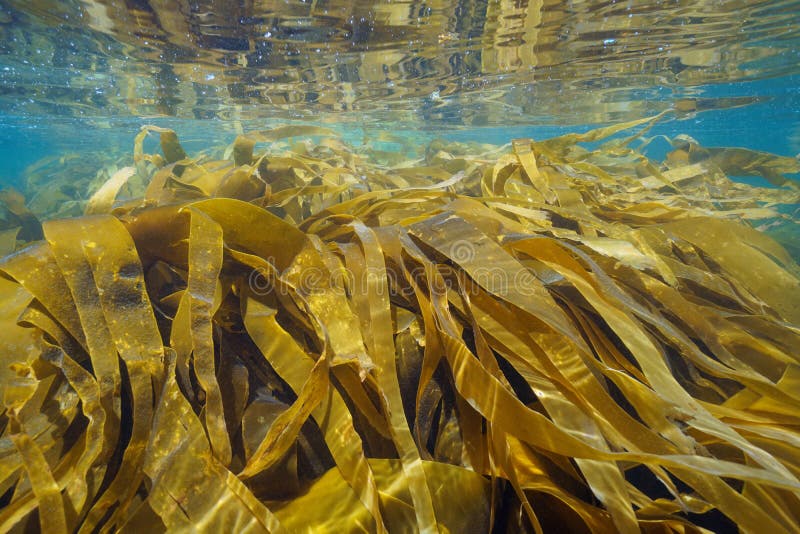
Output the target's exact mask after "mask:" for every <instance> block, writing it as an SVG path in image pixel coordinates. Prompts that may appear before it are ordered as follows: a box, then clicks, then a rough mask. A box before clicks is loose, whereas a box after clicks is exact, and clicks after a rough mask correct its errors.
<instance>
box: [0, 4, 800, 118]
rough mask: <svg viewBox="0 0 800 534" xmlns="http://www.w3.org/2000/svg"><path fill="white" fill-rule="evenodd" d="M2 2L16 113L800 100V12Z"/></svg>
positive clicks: (519, 111) (565, 110)
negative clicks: (789, 97)
mask: <svg viewBox="0 0 800 534" xmlns="http://www.w3.org/2000/svg"><path fill="white" fill-rule="evenodd" d="M0 5H2V6H3V7H2V9H1V10H0V111H2V112H5V113H6V114H12V115H33V116H36V115H42V114H46V115H51V114H54V115H58V116H105V117H107V116H154V115H155V116H175V117H182V118H210V117H217V118H222V119H253V118H274V117H285V118H315V119H323V120H335V121H346V120H359V121H362V122H363V121H373V122H384V123H385V122H394V123H406V124H413V123H415V122H416V121H424V122H425V124H426V125H432V124H438V123H441V124H447V125H469V126H479V125H481V126H482V125H507V124H509V123H516V124H533V123H536V124H586V123H596V122H603V121H612V120H622V119H627V118H634V117H638V116H642V115H644V114H648V113H653V112H656V111H660V110H663V109H665V108H668V107H672V106H676V107H677V108H678V109H679V110H681V111H683V112H692V111H695V110H697V109H700V110H703V109H713V108H719V107H734V106H741V105H745V104H748V103H753V102H756V103H758V102H760V101H762V100H763V99H767V98H774V97H775V96H776V95H775V94H774V93H776V91H777V93H778V95H777V96H779V97H784V96H786V94H787V92H788V93H791V94H794V95H795V98H796V92H797V89H796V87H797V83H796V78H792V75H796V74H797V73H798V64H800V61H798V59H800V2H796V1H764V0H762V1H744V0H733V1H726V0H674V1H667V0H659V1H652V0H651V1H613V0H610V1H609V0H606V1H597V0H591V1H554V0H500V1H495V0H492V1H487V0H461V1H453V0H450V1H447V0H432V1H411V2H409V1H375V2H369V1H363V0H361V1H356V2H346V1H342V0H330V1H326V0H311V1H302V0H300V1H298V0H268V1H257V0H240V1H227V0H225V1H222V0H217V1H213V0H206V1H187V0H179V1H173V0H127V1H122V0H99V1H88V0H66V1H56V0H45V1H42V0H32V1H31V0H24V1H19V0H6V1H4V2H2V3H0ZM786 77H789V78H788V81H785V80H784V81H780V80H779V81H778V83H777V84H775V85H773V86H771V87H770V86H769V84H767V85H766V86H761V87H755V88H753V87H749V86H748V85H746V83H747V82H750V83H752V82H756V81H758V80H768V79H776V78H786ZM740 83H745V85H737V84H740ZM715 87H717V88H718V87H723V90H721V91H720V90H716V91H715ZM771 93H772V94H771ZM351 111H354V112H358V113H357V114H348V113H347V112H351ZM341 112H344V113H341Z"/></svg>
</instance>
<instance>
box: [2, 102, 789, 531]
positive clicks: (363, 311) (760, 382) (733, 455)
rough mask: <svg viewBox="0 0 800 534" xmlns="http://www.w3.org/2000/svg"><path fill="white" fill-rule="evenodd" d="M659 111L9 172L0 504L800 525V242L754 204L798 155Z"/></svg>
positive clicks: (257, 523)
mask: <svg viewBox="0 0 800 534" xmlns="http://www.w3.org/2000/svg"><path fill="white" fill-rule="evenodd" d="M657 119H658V117H656V118H645V119H641V120H639V121H634V122H631V123H627V124H622V125H615V126H610V127H606V128H601V129H599V130H594V131H591V132H588V133H585V134H580V135H578V134H570V135H566V136H562V137H558V138H555V139H550V140H541V141H537V140H530V139H524V140H516V141H514V142H513V143H512V144H511V145H510V149H511V152H509V153H502V152H501V151H498V150H497V149H487V147H484V146H482V145H468V144H448V143H447V142H444V141H435V142H434V143H432V144H431V146H429V147H428V149H427V150H426V151H425V154H426V156H425V159H424V160H420V161H417V162H415V163H410V162H408V161H404V162H403V163H402V167H400V166H398V167H397V168H394V169H392V168H387V167H385V166H383V165H381V164H379V163H377V162H378V161H381V160H385V159H387V158H386V155H385V154H381V153H377V152H370V151H369V150H368V149H365V150H362V151H361V152H360V153H355V152H352V151H350V150H349V149H348V148H347V146H346V145H345V144H344V143H343V142H342V141H340V140H338V139H332V138H331V137H330V136H332V135H333V133H332V132H331V131H329V130H326V129H324V128H319V127H314V126H309V127H305V126H283V127H278V128H275V129H273V130H268V131H260V132H250V133H246V134H244V135H242V136H240V137H239V138H237V140H236V141H235V142H234V144H233V145H232V147H231V148H230V149H229V150H228V153H229V155H230V157H231V158H232V159H223V160H213V159H210V158H208V157H205V156H200V157H195V158H190V157H189V156H188V155H187V154H186V152H185V150H184V149H183V147H182V146H181V145H180V142H179V140H178V137H177V134H176V133H175V132H174V131H172V130H169V129H166V128H160V127H154V126H146V127H144V128H143V129H142V131H141V133H140V134H139V135H138V136H137V137H136V139H135V141H134V156H133V166H126V164H129V163H130V162H114V163H113V164H111V163H109V164H108V165H107V166H105V167H104V170H103V172H102V173H101V174H98V175H97V176H98V180H97V181H95V182H92V183H91V184H88V183H87V184H86V185H87V191H89V190H90V191H91V192H92V193H91V194H87V195H82V196H81V199H84V198H88V199H89V200H88V202H87V201H84V200H77V199H76V200H75V202H77V204H75V206H79V207H81V210H80V211H81V212H85V214H86V215H84V216H82V217H77V218H73V219H63V220H59V219H54V218H53V217H51V216H53V215H59V214H63V213H65V212H64V211H63V210H62V209H61V208H59V207H57V206H55V204H56V203H57V200H56V197H53V198H49V199H47V202H40V201H37V197H31V200H29V202H28V203H29V204H31V206H32V207H37V211H34V210H33V209H32V207H31V208H29V207H28V206H27V205H26V202H25V197H23V196H22V195H21V194H18V193H12V192H8V193H5V194H4V196H2V198H0V200H2V201H3V202H4V206H5V207H4V208H3V210H4V211H2V212H0V216H1V217H0V221H1V222H2V226H0V232H3V233H2V234H0V236H2V237H3V242H2V244H3V247H4V251H6V252H11V251H16V252H14V253H13V254H11V255H9V256H7V257H5V258H4V259H3V260H2V262H0V272H2V278H0V303H2V309H3V310H4V311H3V313H2V314H0V322H2V328H3V332H4V334H3V336H2V337H0V347H2V351H1V352H0V358H2V362H1V363H2V365H1V366H0V375H1V376H2V381H0V394H2V400H3V410H4V411H3V419H2V423H3V426H2V436H1V437H0V489H2V491H0V494H1V495H2V497H1V498H0V503H1V504H2V508H1V509H0V529H2V530H3V531H10V530H23V529H27V528H31V529H35V528H37V527H38V528H40V529H42V530H44V529H47V530H48V531H54V532H60V531H78V530H80V531H92V530H97V529H99V530H101V531H116V530H122V531H130V532H140V531H183V530H203V531H205V530H209V531H211V530H214V531H216V530H223V529H224V530H229V529H235V530H237V531H239V530H241V531H252V532H342V531H354V532H362V531H363V532H418V531H419V532H486V531H491V530H494V531H498V532H499V531H508V532H549V531H557V530H559V531H560V530H563V529H565V528H567V529H569V530H570V531H591V532H637V531H647V532H650V531H659V532H707V530H704V529H703V527H702V526H701V525H709V524H710V523H707V522H706V523H704V521H706V520H707V518H708V515H709V513H710V512H712V511H715V510H716V511H719V512H721V513H722V514H724V515H725V516H726V517H727V520H728V521H729V522H730V523H733V524H735V525H736V526H738V527H739V528H740V529H741V530H743V531H754V532H755V531H769V532H796V531H797V530H798V529H800V516H798V514H797V512H796V510H800V481H798V475H800V453H799V452H798V451H800V434H799V433H798V431H797V429H798V426H800V393H799V391H800V390H799V389H798V385H800V353H798V351H797V347H800V307H799V306H800V278H799V276H800V267H798V265H797V263H796V258H793V257H792V256H791V254H789V253H787V251H786V250H785V249H784V248H782V247H781V246H780V245H779V244H777V243H776V242H775V241H773V240H772V239H770V238H769V237H768V236H767V235H765V234H764V233H761V232H759V231H757V230H755V229H753V228H752V226H751V222H753V221H755V222H758V223H759V224H760V225H761V226H764V227H767V228H780V229H781V231H782V232H783V233H782V234H780V235H791V232H793V231H796V224H797V222H796V221H795V220H793V219H792V218H791V217H789V216H787V215H786V206H787V205H791V204H796V203H797V202H798V201H800V195H798V192H797V188H796V187H795V186H793V185H792V183H791V182H790V181H789V180H790V178H788V177H786V176H784V174H787V173H788V174H790V173H793V172H795V171H796V167H795V166H794V165H795V164H794V163H793V162H792V161H791V158H780V157H776V156H771V155H767V154H763V153H755V152H750V151H743V150H740V149H703V148H702V147H699V146H697V145H696V144H692V143H691V142H690V141H687V140H686V139H684V138H679V139H675V140H672V141H673V147H674V150H673V151H672V152H671V153H670V154H669V156H668V157H667V159H666V161H665V162H655V161H651V160H649V159H648V158H647V157H645V156H644V155H643V154H642V153H641V152H640V151H639V150H637V149H635V148H632V144H634V142H635V141H636V140H637V139H640V138H641V135H642V134H643V133H645V132H646V131H647V129H649V128H650V126H652V124H653V123H654V121H655V120H657ZM631 128H640V130H639V131H638V132H636V133H634V134H632V135H630V136H629V137H627V138H623V139H613V140H611V141H606V142H605V144H603V145H600V146H599V147H598V148H596V149H594V150H591V151H590V150H588V149H586V148H584V147H583V146H581V145H580V143H583V142H595V141H603V140H604V139H605V138H607V137H609V136H612V135H614V134H617V133H620V132H623V131H625V130H627V129H631ZM149 133H157V134H159V137H160V141H161V143H160V146H161V150H162V153H163V155H161V154H146V153H145V152H144V138H145V136H146V135H148V134H149ZM297 137H313V138H316V139H320V138H321V139H320V140H319V142H318V143H317V144H314V143H310V142H306V143H295V144H292V145H291V149H290V150H289V149H287V146H288V145H287V144H286V143H285V142H283V141H282V140H283V139H286V138H297ZM259 143H268V145H267V151H266V152H259V150H260V149H263V147H262V146H261V145H259ZM644 145H646V142H645V143H644ZM287 150H288V151H287ZM418 153H422V151H419V152H418ZM371 158H374V159H371ZM72 162H73V160H66V159H65V160H64V161H63V162H56V161H47V162H43V163H42V165H41V166H39V167H38V168H34V169H33V170H32V172H34V171H35V172H36V173H39V172H42V171H41V169H51V170H52V166H53V165H56V164H61V165H64V166H68V165H72V164H73V163H72ZM84 163H85V162H84ZM70 168H71V167H70ZM727 172H735V173H742V172H744V173H758V174H762V175H763V176H764V177H765V178H767V179H768V180H770V181H771V182H772V183H773V184H778V185H783V187H782V188H777V189H761V188H755V187H750V186H747V185H744V184H739V183H735V182H732V181H731V180H730V179H728V177H727V176H726V173H727ZM100 177H102V180H100V179H99V178H100ZM364 177H366V178H364ZM31 180H32V182H31V183H38V181H40V177H39V176H38V175H32V177H31ZM60 191H62V193H63V190H60ZM123 191H124V192H125V193H124V194H123ZM133 192H138V194H139V195H141V198H135V199H133V200H130V198H129V194H131V193H133ZM59 198H60V197H59ZM43 206H44V207H46V208H47V209H45V210H44V211H42V210H41V209H40V208H42V207H43ZM70 209H72V208H70ZM34 213H35V215H34ZM70 213H71V212H70ZM39 218H41V219H43V220H45V222H44V223H43V224H42V225H41V226H39V223H38V220H39ZM37 228H38V231H39V234H37ZM42 230H43V231H42ZM40 237H44V239H43V240H40ZM795 239H796V238H795ZM26 243H28V244H27V246H25V245H26ZM730 523H729V524H730ZM723 526H724V525H723Z"/></svg>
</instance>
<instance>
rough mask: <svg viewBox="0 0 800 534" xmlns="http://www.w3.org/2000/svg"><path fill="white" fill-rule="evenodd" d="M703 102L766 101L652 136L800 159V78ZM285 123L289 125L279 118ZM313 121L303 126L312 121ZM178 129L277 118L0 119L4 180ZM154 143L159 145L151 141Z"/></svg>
mask: <svg viewBox="0 0 800 534" xmlns="http://www.w3.org/2000/svg"><path fill="white" fill-rule="evenodd" d="M698 96H702V97H704V98H718V97H742V96H758V97H762V98H763V101H760V102H757V103H755V104H751V105H749V106H744V107H736V108H731V109H716V110H715V109H712V110H707V111H701V112H696V113H692V114H688V115H687V114H683V115H680V114H674V115H672V116H670V115H668V116H666V117H664V119H662V120H661V121H660V122H659V123H657V124H656V125H655V127H654V128H653V129H652V130H651V131H650V133H649V134H648V135H650V136H656V135H664V136H667V137H674V136H675V135H678V134H686V135H690V136H692V137H693V138H695V139H696V140H697V141H698V142H699V143H700V144H701V145H703V146H735V147H746V148H750V149H753V150H761V151H766V152H771V153H775V154H780V155H784V156H795V155H798V154H800V75H792V76H786V77H782V78H775V79H769V80H759V81H754V82H739V83H732V84H722V85H715V86H708V87H706V88H704V89H703V90H702V91H698ZM343 119H344V120H343V122H342V123H341V124H337V123H335V122H331V121H326V123H325V124H324V125H325V126H326V127H328V128H332V129H334V130H336V129H338V130H339V131H340V132H341V133H342V136H343V138H344V139H345V140H346V141H348V142H350V143H351V144H354V145H358V144H360V143H362V142H364V141H365V140H367V141H368V140H369V138H370V137H371V136H373V135H375V134H376V133H378V132H380V131H382V130H384V131H386V130H388V131H391V132H393V133H400V134H404V135H410V136H413V137H414V138H416V139H417V140H418V142H419V143H420V144H424V143H426V142H427V141H429V140H430V139H432V138H434V137H441V138H445V139H450V140H454V141H480V142H485V143H493V144H498V145H502V144H505V143H507V142H509V141H510V140H511V139H515V138H533V139H545V138H548V137H554V136H557V135H563V134H565V133H568V132H576V131H577V132H580V131H586V130H589V129H591V128H593V127H597V126H600V125H601V124H597V123H589V124H572V123H570V124H564V125H552V124H551V125H537V124H531V125H529V126H512V127H499V126H493V127H477V128H466V127H464V126H460V125H448V124H446V123H441V122H438V123H435V124H431V125H426V124H424V123H422V124H417V125H415V126H414V127H411V126H409V125H404V126H403V127H402V128H400V129H383V128H381V127H380V125H375V124H371V123H366V122H364V123H359V122H358V121H354V120H353V119H352V117H343ZM278 122H282V123H285V122H286V121H278ZM309 122H312V121H298V123H302V124H308V123H309ZM145 124H154V125H157V126H163V127H168V128H172V129H174V130H175V131H176V132H177V133H178V135H179V137H180V139H181V143H182V144H183V145H184V147H185V148H186V149H187V151H188V152H189V153H192V152H193V151H199V150H203V149H206V148H208V147H209V146H212V145H220V144H226V143H229V142H231V141H232V140H233V139H234V138H235V136H236V135H237V133H239V132H240V131H242V130H254V129H264V128H266V127H269V126H270V125H274V124H276V121H269V120H251V121H236V122H234V121H225V120H221V119H207V120H197V119H179V118H164V117H156V118H149V117H107V118H103V117H90V118H80V117H59V116H15V115H2V114H0V183H2V184H4V185H13V186H20V185H21V184H22V183H23V180H24V173H25V169H26V167H28V166H29V165H31V164H33V163H35V162H36V161H38V160H40V159H41V158H44V157H50V156H60V155H66V154H74V153H81V152H85V151H99V152H102V151H123V152H126V151H127V152H128V153H130V154H132V152H133V139H134V137H135V136H136V134H137V133H138V131H139V129H140V128H141V126H142V125H145ZM153 142H154V141H153ZM668 148H669V146H668V144H667V143H666V142H654V143H653V144H652V145H651V146H649V147H648V151H647V155H648V156H650V157H652V158H654V159H656V160H659V159H661V158H663V156H664V154H665V153H666V151H667V149H668Z"/></svg>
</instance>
